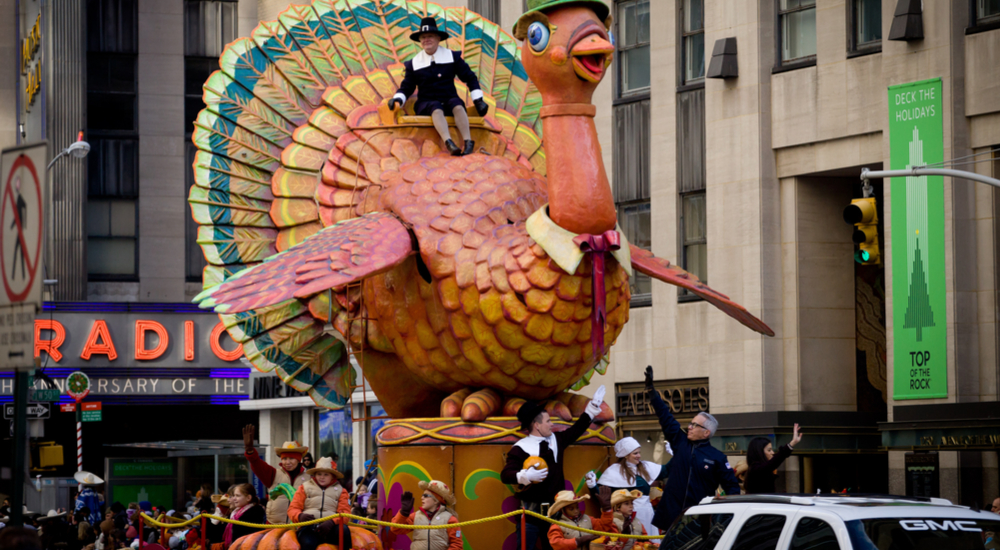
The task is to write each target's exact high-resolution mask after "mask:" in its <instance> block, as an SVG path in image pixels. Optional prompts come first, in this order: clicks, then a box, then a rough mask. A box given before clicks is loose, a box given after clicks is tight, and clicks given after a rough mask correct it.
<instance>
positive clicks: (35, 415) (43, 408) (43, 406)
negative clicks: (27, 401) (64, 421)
mask: <svg viewBox="0 0 1000 550" xmlns="http://www.w3.org/2000/svg"><path fill="white" fill-rule="evenodd" d="M27 410H28V420H41V419H43V418H48V417H49V404H48V403H32V404H31V405H28V407H27ZM3 417H4V418H7V419H12V418H14V404H13V403H4V406H3Z"/></svg>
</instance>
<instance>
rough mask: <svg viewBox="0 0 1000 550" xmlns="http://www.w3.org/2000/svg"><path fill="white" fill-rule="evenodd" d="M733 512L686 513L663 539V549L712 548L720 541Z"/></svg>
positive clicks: (691, 549)
mask: <svg viewBox="0 0 1000 550" xmlns="http://www.w3.org/2000/svg"><path fill="white" fill-rule="evenodd" d="M732 521H733V515H732V514H711V515H710V514H700V515H684V516H681V518H680V519H679V520H678V521H677V523H675V524H674V526H673V528H671V530H670V534H669V535H668V536H667V537H666V538H664V539H663V544H662V545H661V546H660V549H661V550H712V549H713V548H715V545H716V544H718V543H719V539H720V538H722V534H723V533H725V531H726V527H729V523H730V522H732Z"/></svg>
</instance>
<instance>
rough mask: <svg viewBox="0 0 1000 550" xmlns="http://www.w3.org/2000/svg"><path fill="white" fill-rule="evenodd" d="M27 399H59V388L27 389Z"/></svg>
mask: <svg viewBox="0 0 1000 550" xmlns="http://www.w3.org/2000/svg"><path fill="white" fill-rule="evenodd" d="M28 401H34V402H38V401H59V390H58V389H56V388H53V389H51V390H28Z"/></svg>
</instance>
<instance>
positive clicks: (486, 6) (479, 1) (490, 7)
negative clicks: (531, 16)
mask: <svg viewBox="0 0 1000 550" xmlns="http://www.w3.org/2000/svg"><path fill="white" fill-rule="evenodd" d="M469 9H470V10H472V11H474V12H476V13H478V14H479V15H481V16H483V19H486V20H487V21H492V22H494V23H499V22H500V0H469ZM524 11H528V10H527V9H525V10H524Z"/></svg>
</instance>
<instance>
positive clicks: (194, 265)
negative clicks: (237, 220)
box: [184, 140, 208, 283]
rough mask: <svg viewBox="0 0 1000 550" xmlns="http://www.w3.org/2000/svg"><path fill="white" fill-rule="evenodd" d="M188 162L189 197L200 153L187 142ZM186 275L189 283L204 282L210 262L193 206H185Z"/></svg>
mask: <svg viewBox="0 0 1000 550" xmlns="http://www.w3.org/2000/svg"><path fill="white" fill-rule="evenodd" d="M185 147H186V151H187V162H185V163H184V179H185V182H186V183H187V186H186V189H187V194H185V195H184V196H185V197H187V196H189V195H190V194H191V186H192V185H194V168H192V166H194V159H195V155H196V154H197V153H198V148H197V147H195V146H194V144H193V143H191V141H190V140H189V141H187V143H186V145H185ZM184 213H185V216H184V252H185V261H184V275H185V279H186V280H187V281H188V282H192V283H197V282H201V280H202V272H203V271H204V269H205V266H206V265H207V264H208V262H206V261H205V253H204V252H202V250H201V246H200V245H199V244H198V242H197V239H198V223H197V222H195V221H194V218H192V217H191V206H190V205H188V204H187V203H186V202H185V204H184Z"/></svg>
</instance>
